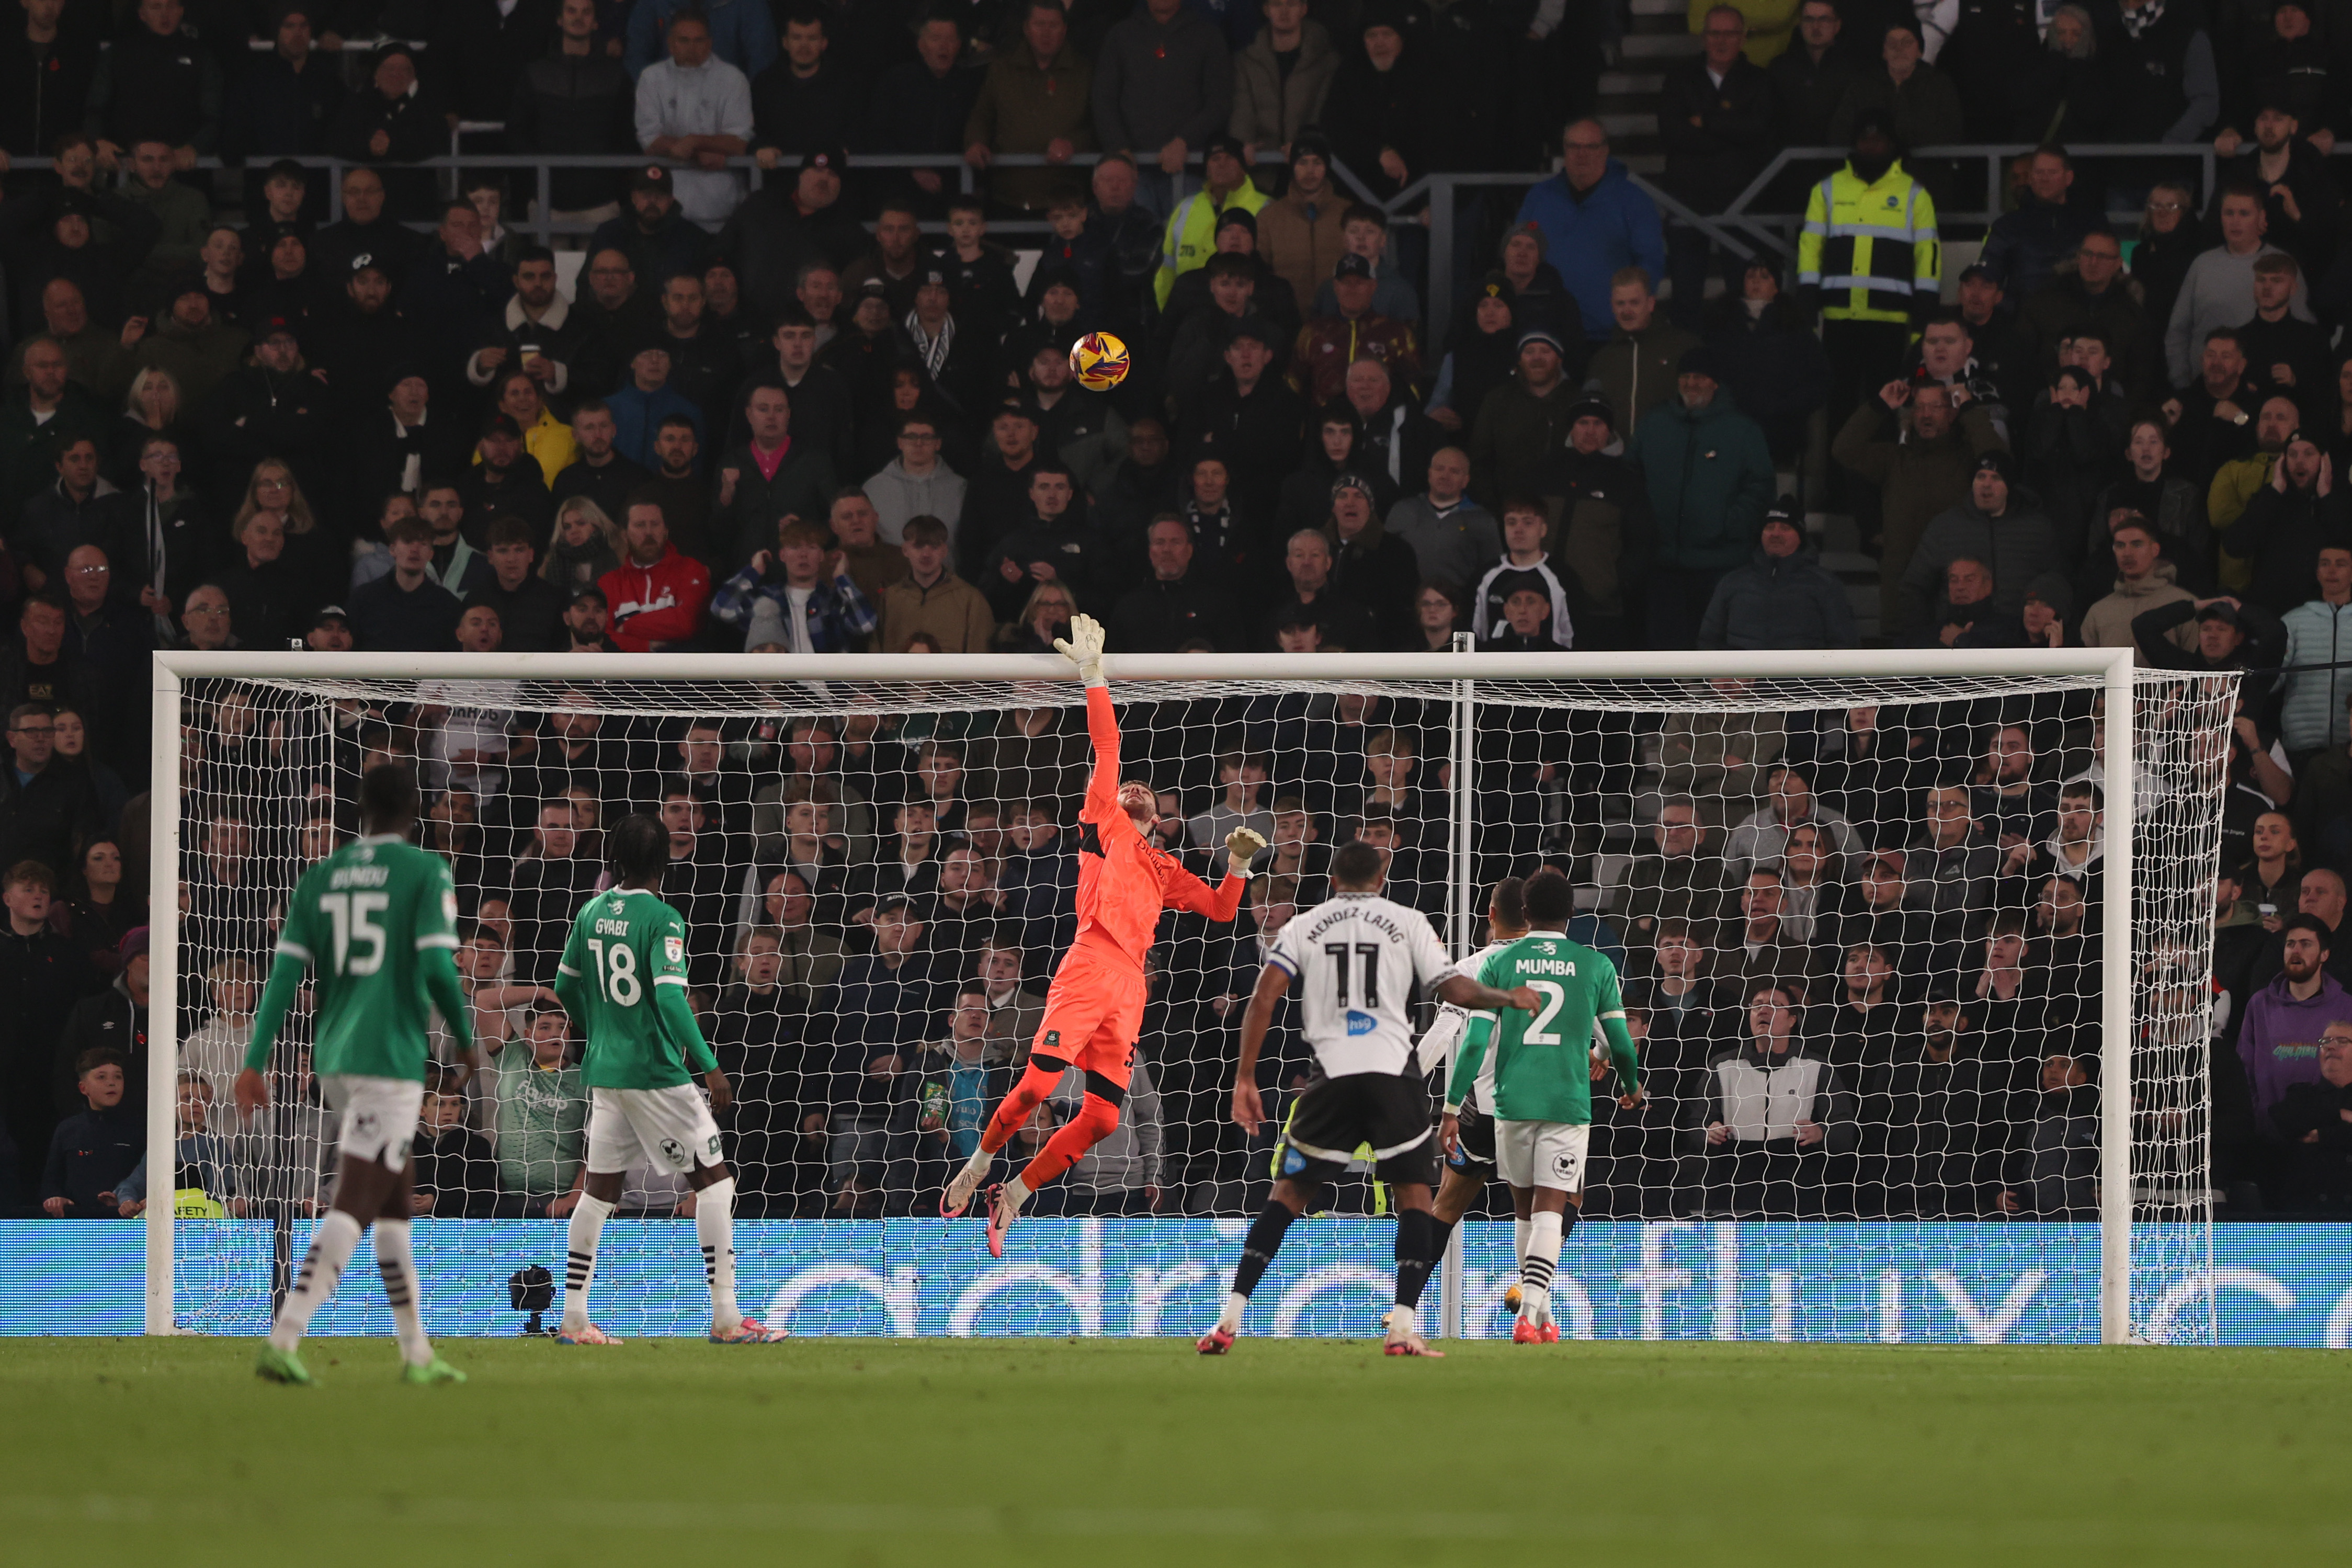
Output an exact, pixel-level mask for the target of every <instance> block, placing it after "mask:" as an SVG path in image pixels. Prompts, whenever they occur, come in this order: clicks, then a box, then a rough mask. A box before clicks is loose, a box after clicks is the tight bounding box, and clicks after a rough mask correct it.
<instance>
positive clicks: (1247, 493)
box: [1114, 314, 1314, 635]
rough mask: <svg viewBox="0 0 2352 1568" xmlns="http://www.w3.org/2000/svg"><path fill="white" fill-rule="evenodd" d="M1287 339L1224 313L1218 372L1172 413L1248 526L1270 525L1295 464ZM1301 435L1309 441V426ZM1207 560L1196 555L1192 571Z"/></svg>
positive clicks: (1301, 417) (1298, 411)
mask: <svg viewBox="0 0 2352 1568" xmlns="http://www.w3.org/2000/svg"><path fill="white" fill-rule="evenodd" d="M1290 342H1291V336H1290V335H1288V334H1285V333H1283V332H1281V331H1280V330H1279V329H1277V328H1276V326H1275V325H1274V323H1273V322H1271V321H1267V320H1266V319H1265V318H1264V317H1263V316H1258V315H1254V314H1244V315H1241V316H1237V317H1234V318H1232V319H1231V321H1230V324H1229V325H1228V326H1227V327H1226V329H1225V342H1224V346H1223V349H1222V350H1221V351H1220V363H1222V365H1223V369H1222V370H1221V371H1220V372H1219V373H1218V374H1216V375H1214V376H1213V378H1212V379H1211V381H1210V382H1209V384H1208V386H1207V388H1206V389H1205V390H1204V391H1202V393H1201V394H1200V395H1198V396H1197V397H1195V398H1194V399H1193V400H1192V405H1190V406H1189V407H1186V406H1183V405H1180V406H1179V408H1178V411H1177V428H1178V432H1179V434H1180V435H1181V437H1182V439H1183V442H1184V444H1185V445H1186V447H1188V449H1189V450H1190V451H1191V452H1192V454H1193V456H1194V457H1196V458H1211V457H1213V458H1220V459H1222V460H1223V463H1224V465H1225V475H1226V479H1227V482H1228V486H1229V489H1230V495H1231V502H1230V504H1231V505H1232V507H1233V508H1234V510H1235V511H1237V512H1238V513H1239V514H1240V515H1241V517H1242V518H1244V520H1246V521H1247V523H1248V525H1249V528H1250V529H1251V531H1256V530H1259V529H1263V528H1265V526H1266V525H1267V524H1268V523H1269V522H1271V521H1273V519H1274V515H1275V512H1276V509H1277V508H1278V507H1279V506H1280V505H1281V503H1282V492H1283V481H1284V479H1286V478H1287V477H1288V476H1289V475H1290V474H1291V473H1292V472H1293V471H1294V470H1295V469H1297V467H1298V446H1299V436H1300V432H1301V431H1302V430H1304V429H1305V428H1306V426H1307V401H1306V399H1304V398H1302V397H1300V396H1299V395H1298V394H1297V393H1296V392H1293V391H1292V390H1291V389H1290V386H1289V384H1288V383H1286V382H1285V381H1284V380H1283V378H1282V373H1281V370H1280V368H1279V367H1280V365H1281V363H1282V356H1283V355H1284V354H1285V353H1287V352H1288V350H1289V345H1290ZM1307 438H1308V439H1310V440H1311V439H1313V438H1314V437H1313V433H1312V432H1311V431H1310V432H1308V433H1307ZM1145 515H1147V516H1148V515H1149V513H1148V512H1147V513H1146V514H1145ZM1211 564H1212V563H1211V562H1209V561H1208V560H1205V559H1204V560H1203V561H1202V563H1201V568H1200V569H1202V570H1206V569H1208V567H1209V566H1210V565H1211ZM1114 635H1116V634H1115V633H1114Z"/></svg>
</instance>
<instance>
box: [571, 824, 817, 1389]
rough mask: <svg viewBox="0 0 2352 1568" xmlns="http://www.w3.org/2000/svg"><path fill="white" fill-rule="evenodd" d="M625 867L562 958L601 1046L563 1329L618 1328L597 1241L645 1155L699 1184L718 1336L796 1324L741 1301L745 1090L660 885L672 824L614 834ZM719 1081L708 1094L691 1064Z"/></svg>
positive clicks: (598, 1341) (578, 1339)
mask: <svg viewBox="0 0 2352 1568" xmlns="http://www.w3.org/2000/svg"><path fill="white" fill-rule="evenodd" d="M607 842H608V843H609V844H610V846H611V850H612V861H613V870H614V876H615V879H616V881H615V885H614V887H613V888H612V889H611V890H610V891H607V892H602V893H599V894H597V895H596V896H595V897H594V898H593V899H590V900H588V902H587V904H586V905H585V906H584V907H583V909H582V910H581V911H580V913H579V915H578V917H577V918H575V919H574V920H573V921H572V939H571V941H569V942H566V943H565V944H564V948H563V960H562V963H559V964H557V965H556V968H555V994H556V998H557V1000H559V1001H561V1002H562V1004H563V1010H564V1011H565V1012H566V1013H569V1014H570V1015H571V1016H572V1020H573V1022H574V1023H576V1024H577V1025H578V1026H580V1030H581V1033H582V1034H583V1036H584V1037H586V1038H587V1041H588V1054H587V1057H586V1059H585V1060H584V1062H583V1064H582V1073H581V1078H582V1080H583V1082H584V1083H586V1084H587V1086H588V1099H589V1106H588V1175H587V1180H586V1181H585V1183H583V1186H582V1191H581V1194H580V1203H579V1206H578V1207H576V1208H574V1209H573V1210H572V1228H571V1235H570V1251H571V1258H570V1259H569V1263H568V1266H567V1268H566V1272H565V1278H564V1292H563V1321H562V1326H561V1327H559V1328H558V1329H557V1330H556V1333H555V1338H556V1341H557V1342H558V1343H561V1344H567V1345H583V1344H584V1345H608V1344H614V1343H616V1341H614V1338H613V1337H612V1336H611V1335H610V1334H607V1333H606V1332H604V1330H602V1329H600V1328H598V1327H597V1326H596V1325H595V1324H594V1323H593V1322H591V1321H589V1319H588V1291H589V1287H590V1286H591V1285H592V1284H593V1282H594V1279H595V1277H596V1241H597V1237H599V1236H601V1235H602V1234H603V1233H604V1222H605V1221H606V1220H607V1219H609V1218H611V1217H612V1214H613V1210H614V1208H615V1207H617V1206H619V1204H620V1201H621V1189H622V1184H623V1182H624V1180H625V1177H626V1176H627V1175H628V1173H630V1172H631V1171H633V1170H635V1169H637V1168H638V1167H639V1166H642V1165H653V1166H656V1167H657V1168H659V1169H662V1170H666V1171H668V1172H670V1173H672V1174H674V1175H680V1176H684V1177H685V1178H686V1180H687V1184H688V1185H689V1186H691V1187H692V1188H693V1189H694V1228H695V1231H696V1234H697V1235H698V1237H699V1238H700V1240H701V1242H702V1267H703V1274H704V1276H705V1278H707V1279H709V1282H710V1338H711V1341H712V1342H713V1343H716V1344H764V1343H766V1342H770V1341H772V1340H781V1339H782V1338H784V1337H785V1336H784V1333H783V1331H782V1330H773V1331H772V1330H769V1329H767V1328H764V1327H762V1326H761V1324H760V1323H758V1322H757V1321H753V1320H752V1319H750V1318H747V1317H745V1316H744V1315H743V1314H742V1311H741V1310H740V1309H739V1308H738V1307H737V1306H736V1305H735V1174H734V1173H733V1172H732V1171H730V1170H729V1169H728V1168H727V1162H726V1161H724V1160H722V1159H720V1158H719V1123H718V1122H717V1121H715V1120H713V1119H712V1116H711V1108H712V1107H713V1106H716V1107H717V1108H718V1109H719V1110H726V1109H727V1107H728V1105H729V1104H730V1102H731V1101H732V1100H733V1096H732V1095H731V1094H730V1091H729V1089H728V1087H727V1075H726V1074H725V1073H723V1072H720V1071H719V1058H717V1057H715V1056H713V1055H712V1054H711V1052H710V1046H709V1042H707V1041H706V1040H704V1039H703V1037H702V1029H701V1027H700V1026H698V1025H697V1024H696V1023H695V1021H694V1009H693V1008H692V1007H691V1006H689V1005H688V1003H687V999H686V921H684V920H683V919H682V918H680V916H679V915H678V912H677V910H674V909H672V908H670V907H669V906H668V905H667V904H666V903H664V902H662V900H661V895H660V894H659V893H658V892H657V891H656V889H658V888H660V886H661V884H662V876H663V874H664V873H665V872H667V870H668V869H669V833H668V831H667V829H666V828H664V827H663V826H662V825H661V821H660V819H659V818H658V817H655V816H648V815H646V813H643V812H640V813H638V814H637V815H636V816H630V817H625V818H624V819H623V820H622V821H621V822H620V823H619V824H617V825H616V826H614V829H613V832H612V836H611V837H610V838H609V839H608V840H607ZM689 1063H690V1064H692V1066H693V1068H694V1070H695V1071H696V1072H698V1073H700V1074H701V1075H702V1081H703V1082H704V1083H705V1084H707V1085H709V1089H710V1100H709V1104H705V1103H704V1102H703V1099H702V1095H701V1094H700V1092H699V1091H698V1090H697V1089H696V1088H695V1087H694V1079H692V1078H691V1077H690V1076H689V1075H688V1072H687V1068H688V1064H689Z"/></svg>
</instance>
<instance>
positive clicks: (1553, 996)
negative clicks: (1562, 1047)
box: [1519, 980, 1568, 1046]
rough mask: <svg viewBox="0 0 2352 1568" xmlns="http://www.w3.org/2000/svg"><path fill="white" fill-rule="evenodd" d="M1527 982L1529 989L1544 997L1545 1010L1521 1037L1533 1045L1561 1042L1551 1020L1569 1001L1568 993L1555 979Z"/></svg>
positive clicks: (1554, 1044) (1535, 1018)
mask: <svg viewBox="0 0 2352 1568" xmlns="http://www.w3.org/2000/svg"><path fill="white" fill-rule="evenodd" d="M1526 984H1527V987H1528V990H1530V991H1532V992H1534V993H1535V994H1537V995H1538V996H1541V997H1542V998H1543V999H1544V1005H1543V1011H1542V1012H1540V1013H1538V1014H1537V1015H1536V1016H1535V1017H1534V1019H1533V1020H1532V1021H1531V1022H1530V1023H1529V1024H1528V1032H1527V1033H1526V1034H1524V1035H1522V1036H1520V1037H1519V1038H1520V1039H1522V1040H1524V1041H1525V1042H1527V1043H1528V1045H1531V1046H1556V1045H1558V1044H1559V1043H1560V1042H1559V1033H1558V1031H1556V1030H1554V1029H1553V1028H1552V1027H1551V1021H1552V1020H1553V1019H1554V1018H1556V1017H1558V1016H1559V1010H1560V1008H1561V1006H1562V1005H1565V1004H1566V1003H1567V1001H1568V993H1567V992H1566V991H1563V990H1562V989H1560V987H1559V984H1558V983H1557V982H1555V981H1550V980H1530V981H1528V982H1527V983H1526Z"/></svg>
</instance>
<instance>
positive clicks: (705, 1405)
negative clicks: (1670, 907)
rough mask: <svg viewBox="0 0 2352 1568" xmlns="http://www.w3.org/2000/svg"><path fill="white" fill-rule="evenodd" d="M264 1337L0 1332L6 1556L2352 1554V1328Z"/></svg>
mask: <svg viewBox="0 0 2352 1568" xmlns="http://www.w3.org/2000/svg"><path fill="white" fill-rule="evenodd" d="M255 1348H256V1343H255V1342H252V1341H247V1340H206V1339H173V1340H152V1341H142V1340H135V1339H125V1340H24V1339H19V1340H9V1341H5V1342H0V1410H5V1412H6V1419H5V1433H6V1436H5V1464H0V1562H8V1563H68V1562H72V1563H140V1564H147V1563H170V1564H173V1568H182V1565H186V1564H209V1563H222V1564H229V1563H234V1564H239V1565H241V1568H250V1565H260V1564H277V1563H299V1564H320V1565H321V1568H328V1565H331V1568H341V1565H343V1564H349V1563H392V1562H395V1561H397V1562H400V1563H404V1564H408V1565H415V1564H418V1563H449V1564H452V1565H453V1568H455V1565H457V1564H461V1563H464V1564H471V1563H493V1562H511V1563H564V1564H565V1565H566V1568H576V1565H577V1564H580V1563H630V1564H642V1563H652V1562H667V1563H712V1562H722V1561H730V1560H732V1561H744V1562H751V1561H757V1562H761V1563H771V1562H772V1563H795V1564H797V1563H815V1564H832V1563H840V1564H886V1563H887V1564H896V1563H909V1564H917V1563H919V1564H924V1565H926V1568H930V1565H934V1564H944V1565H947V1568H969V1565H973V1564H994V1563H1020V1564H1060V1563H1080V1564H1086V1565H1087V1568H1125V1565H1127V1564H1132V1563H1184V1564H1209V1563H1246V1564H1250V1565H1252V1568H1282V1565H1287V1564H1293V1563H1300V1564H1305V1563H1314V1564H1324V1563H1332V1564H1345V1565H1348V1568H1364V1565H1369V1564H1375V1563H1415V1564H1423V1563H1482V1564H1483V1563H1495V1562H1497V1561H1511V1560H1514V1559H1517V1560H1519V1561H1534V1562H1559V1563H1606V1564H1620V1563H1670V1564H1674V1565H1675V1568H1694V1565H1708V1564H1717V1563H1723V1564H1731V1563H1739V1564H1749V1565H1752V1564H1756V1563H1803V1564H1805V1565H1806V1568H1820V1565H1822V1564H1843V1563H1870V1564H1880V1563H1885V1564H1896V1563H1899V1564H1903V1565H1904V1568H1912V1565H1917V1564H1937V1563H1956V1564H1958V1563H1966V1564H1969V1565H1970V1568H1985V1565H1986V1564H1988V1563H2004V1562H2017V1563H2059V1562H2063V1563H2068V1564H2070V1565H2071V1564H2083V1563H2131V1564H2135V1565H2144V1564H2150V1563H2197V1564H2199V1565H2200V1568H2210V1564H2212V1563H2216V1562H2222V1563H2228V1562H2328V1561H2334V1562H2343V1561H2346V1560H2347V1554H2352V1514H2347V1510H2346V1508H2345V1506H2344V1500H2345V1497H2346V1495H2347V1494H2346V1485H2345V1475H2346V1468H2347V1455H2352V1359H2347V1357H2346V1356H2344V1355H2342V1354H2337V1353H2329V1352H2308V1351H2253V1350H2230V1351H2217V1350H2194V1351H2191V1350H2147V1349H2142V1350H2115V1351H2109V1350H2096V1349H2063V1350H2059V1349H2023V1348H1998V1347H1983V1348H1958V1349H1946V1348H1936V1349H1928V1348H1906V1347H1901V1346H1851V1347H1827V1346H1798V1345H1775V1346H1766V1345H1715V1344H1674V1345H1660V1344H1577V1343H1563V1344H1559V1345H1555V1346H1514V1345H1510V1344H1507V1343H1496V1342H1478V1343H1473V1344H1468V1345H1455V1346H1454V1347H1452V1348H1453V1350H1454V1353H1453V1354H1452V1355H1450V1356H1449V1357H1447V1358H1446V1359H1445V1360H1444V1361H1425V1362H1410V1361H1391V1360H1387V1359H1385V1358H1383V1357H1382V1356H1381V1354H1380V1353H1379V1350H1378V1346H1377V1344H1375V1343H1370V1342H1329V1341H1306V1340H1292V1341H1268V1340H1255V1341H1253V1340H1244V1341H1243V1342H1242V1343H1241V1344H1240V1345H1239V1346H1238V1347H1237V1348H1236V1349H1235V1351H1234V1353H1233V1354H1232V1355H1231V1356H1229V1357H1226V1358H1224V1359H1223V1360H1210V1359H1205V1358H1202V1357H1199V1356H1196V1355H1194V1354H1193V1353H1192V1347H1191V1345H1190V1343H1189V1342H1185V1341H1181V1340H1150V1341H1134V1340H1087V1341H1077V1340H928V1341H920V1342H909V1341H879V1340H803V1341H795V1342H791V1343H786V1344H779V1345H768V1346H741V1347H730V1346H716V1345H708V1344H703V1343H700V1342H677V1341H671V1342H656V1341H645V1342H633V1343H628V1344H625V1345H622V1346H619V1347H617V1348H615V1349H612V1350H601V1351H600V1350H588V1349H569V1348H564V1347H559V1346H557V1345H555V1344H553V1343H551V1342H547V1341H519V1340H507V1341H482V1340H458V1341H446V1342H443V1345H442V1349H443V1351H444V1352H445V1353H446V1355H447V1356H448V1358H449V1359H450V1360H451V1361H452V1362H454V1363H456V1364H457V1365H458V1366H460V1367H462V1368H464V1369H465V1370H466V1371H467V1372H468V1373H470V1374H471V1376H472V1381H471V1382H470V1383H468V1384H466V1385H465V1386H463V1387H439V1388H411V1387H406V1386H404V1385H401V1384H398V1383H397V1382H396V1381H395V1379H394V1373H395V1368H396V1361H395V1358H394V1352H393V1348H392V1345H391V1343H390V1342H388V1341H383V1340H319V1341H313V1342H310V1345H308V1346H307V1347H305V1349H306V1359H307V1360H308V1362H309V1363H310V1369H311V1371H312V1372H313V1373H315V1374H316V1375H317V1376H318V1377H319V1379H320V1383H319V1385H318V1386H316V1387H312V1388H307V1389H299V1388H281V1387H278V1386H274V1385H268V1384H261V1383H259V1382H258V1381H257V1380H256V1379H255V1377H254V1376H253V1373H252V1363H253V1356H254V1352H255ZM712 1552H736V1553H751V1552H756V1553H758V1556H757V1557H751V1556H740V1557H736V1558H732V1559H720V1558H716V1557H713V1556H712V1555H710V1554H711V1553H712ZM1528 1553H1533V1554H1534V1555H1533V1556H1532V1557H1528V1556H1527V1555H1526V1554H1528Z"/></svg>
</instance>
